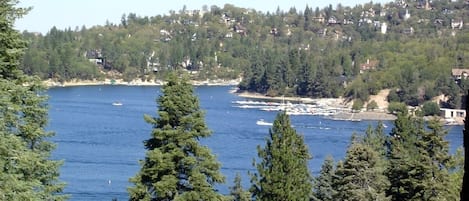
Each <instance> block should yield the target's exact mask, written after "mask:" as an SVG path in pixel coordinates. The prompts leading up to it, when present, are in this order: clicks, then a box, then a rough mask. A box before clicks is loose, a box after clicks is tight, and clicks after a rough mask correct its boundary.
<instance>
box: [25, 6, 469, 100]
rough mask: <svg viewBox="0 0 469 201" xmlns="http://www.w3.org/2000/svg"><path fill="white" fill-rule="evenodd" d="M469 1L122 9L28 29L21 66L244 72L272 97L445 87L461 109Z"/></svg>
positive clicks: (68, 73) (71, 74)
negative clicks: (86, 23) (100, 17)
mask: <svg viewBox="0 0 469 201" xmlns="http://www.w3.org/2000/svg"><path fill="white" fill-rule="evenodd" d="M468 8H469V3H468V2H467V1H465V0H458V1H444V0H443V1H441V0H435V1H431V2H430V1H424V0H418V1H404V0H402V1H395V2H390V3H387V4H375V3H368V4H364V5H356V6H354V7H347V6H342V5H340V4H339V5H335V6H333V5H330V6H328V7H325V8H312V7H308V6H306V8H291V9H290V10H288V11H283V10H280V9H278V10H277V11H276V12H275V13H269V12H267V13H263V12H259V11H256V10H252V9H245V8H239V7H236V6H235V5H230V4H226V5H225V6H224V7H223V8H220V7H217V6H210V7H208V6H204V7H203V8H201V10H187V9H186V8H185V7H183V8H182V9H181V10H180V11H170V14H169V15H156V16H139V15H138V14H137V13H129V14H123V16H122V20H121V23H119V24H112V23H109V22H108V23H106V24H105V25H102V26H95V27H91V28H86V27H82V28H79V27H76V28H75V29H71V28H69V29H67V30H58V29H57V28H55V27H52V28H51V29H50V31H49V32H48V33H47V34H45V35H41V34H37V33H28V32H24V33H23V36H24V37H25V38H26V39H27V40H28V41H29V48H28V49H27V51H26V54H25V57H24V60H23V62H22V65H21V68H22V70H24V72H26V73H27V74H31V75H39V76H40V77H41V78H42V79H54V80H58V81H67V80H71V79H81V80H90V79H98V80H99V79H103V78H104V77H107V78H122V79H124V80H133V79H142V80H154V79H161V78H163V77H164V76H165V74H166V73H167V72H169V71H172V70H175V69H184V70H187V71H188V72H190V74H191V75H192V79H197V80H206V79H233V78H237V77H240V76H241V77H242V78H243V81H242V82H241V83H240V85H239V87H240V89H241V90H246V91H251V92H259V93H264V94H267V95H272V96H275V95H297V96H305V97H315V98H320V97H339V96H345V97H348V98H350V99H361V100H362V101H367V100H368V97H369V96H370V95H374V94H377V93H378V91H379V90H381V89H392V90H391V93H390V95H389V97H388V99H389V100H390V101H399V102H405V103H406V104H408V105H414V106H415V105H420V104H422V103H424V102H425V101H427V100H430V99H431V98H432V97H435V96H437V95H440V94H444V95H446V96H447V101H446V102H445V103H443V104H445V105H444V106H445V107H450V108H459V107H460V106H461V95H464V93H465V91H467V89H469V87H468V83H467V81H466V80H464V79H462V80H461V81H459V82H455V80H454V78H453V77H452V76H451V75H452V74H451V72H452V69H456V68H458V69H461V68H467V67H469V55H468V53H467V52H469V51H468V49H469V30H468V29H467V27H468V25H467V22H466V21H468V19H467V16H468V15H469V9H468Z"/></svg>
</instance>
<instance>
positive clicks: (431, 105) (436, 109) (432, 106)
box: [422, 101, 440, 116]
mask: <svg viewBox="0 0 469 201" xmlns="http://www.w3.org/2000/svg"><path fill="white" fill-rule="evenodd" d="M422 112H423V115H424V116H438V115H440V106H439V105H438V103H435V102H432V101H427V102H425V103H424V104H423V105H422Z"/></svg>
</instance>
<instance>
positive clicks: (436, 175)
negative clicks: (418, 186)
mask: <svg viewBox="0 0 469 201" xmlns="http://www.w3.org/2000/svg"><path fill="white" fill-rule="evenodd" d="M427 127H428V129H429V130H426V131H422V132H420V133H421V136H419V140H417V142H416V146H417V148H418V149H419V152H420V154H419V156H420V160H419V161H418V162H420V164H422V165H424V166H423V168H425V169H424V170H425V173H424V174H425V176H424V177H423V178H425V179H424V180H422V184H423V187H424V188H425V190H423V192H422V193H420V195H419V196H420V198H421V199H422V200H448V198H449V196H450V188H448V187H449V186H450V185H451V184H450V174H449V172H448V165H449V163H450V162H451V156H450V154H449V143H448V141H446V140H445V139H444V138H445V136H446V135H447V133H448V132H447V131H446V130H444V128H443V125H442V123H441V122H439V121H438V120H437V119H436V118H434V119H431V120H430V121H428V123H427ZM420 178H422V177H420Z"/></svg>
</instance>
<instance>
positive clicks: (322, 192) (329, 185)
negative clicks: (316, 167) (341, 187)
mask: <svg viewBox="0 0 469 201" xmlns="http://www.w3.org/2000/svg"><path fill="white" fill-rule="evenodd" d="M334 178H335V170H334V159H333V158H332V156H327V157H326V159H325V160H324V163H323V164H322V166H321V171H320V175H319V176H318V177H317V179H316V183H315V184H314V196H313V200H318V201H333V200H334V197H333V196H334V195H335V194H336V193H337V192H336V191H335V189H334V186H333V179H334Z"/></svg>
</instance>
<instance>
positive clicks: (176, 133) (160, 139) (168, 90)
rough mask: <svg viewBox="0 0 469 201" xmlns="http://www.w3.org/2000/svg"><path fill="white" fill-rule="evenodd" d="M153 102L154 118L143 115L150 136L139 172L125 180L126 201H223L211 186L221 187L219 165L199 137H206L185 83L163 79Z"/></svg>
mask: <svg viewBox="0 0 469 201" xmlns="http://www.w3.org/2000/svg"><path fill="white" fill-rule="evenodd" d="M162 90H163V95H161V96H160V97H159V98H158V100H157V102H158V117H151V116H148V115H146V116H145V120H146V121H147V122H148V123H150V124H152V125H153V132H152V137H151V138H150V139H148V140H146V141H145V148H146V149H147V150H148V151H147V153H146V157H145V160H143V161H141V166H142V167H141V170H140V171H139V172H138V173H137V175H136V176H135V177H133V178H131V179H130V181H131V182H132V183H134V184H135V186H133V187H131V188H129V189H128V191H129V193H130V199H131V200H224V199H225V197H224V196H223V195H221V194H219V193H218V192H217V191H216V189H214V185H215V184H217V183H222V182H224V177H223V175H222V174H221V173H220V166H221V165H220V163H219V162H218V161H217V160H216V157H215V156H214V155H213V154H211V153H210V149H209V148H208V147H206V146H202V145H200V144H199V138H205V137H209V136H210V135H211V132H210V131H209V129H208V128H207V126H206V124H205V121H204V113H203V112H202V111H201V109H200V106H199V100H198V98H197V97H196V96H194V95H193V89H192V86H191V85H190V84H189V83H188V80H187V78H182V79H181V78H178V77H177V76H176V75H175V74H174V73H173V74H171V75H169V78H168V81H167V83H166V84H165V85H164V86H163V88H162Z"/></svg>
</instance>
